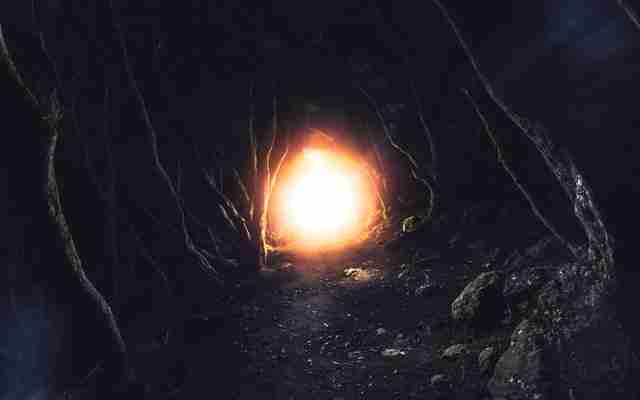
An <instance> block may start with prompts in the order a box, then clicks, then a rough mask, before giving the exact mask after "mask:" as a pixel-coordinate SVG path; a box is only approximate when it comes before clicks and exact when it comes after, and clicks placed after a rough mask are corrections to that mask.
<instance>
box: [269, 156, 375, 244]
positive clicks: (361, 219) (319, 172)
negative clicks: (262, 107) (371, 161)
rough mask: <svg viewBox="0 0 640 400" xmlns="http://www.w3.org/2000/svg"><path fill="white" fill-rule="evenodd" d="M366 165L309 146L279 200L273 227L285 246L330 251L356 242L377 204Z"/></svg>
mask: <svg viewBox="0 0 640 400" xmlns="http://www.w3.org/2000/svg"><path fill="white" fill-rule="evenodd" d="M365 168H366V167H365V166H364V165H363V164H362V163H360V162H358V161H356V160H355V159H354V158H353V157H349V156H347V155H344V154H338V153H336V152H334V151H332V150H328V149H324V148H318V147H308V148H306V149H304V150H303V151H302V152H301V154H300V155H299V156H298V157H296V158H295V159H293V160H292V161H291V163H290V165H289V166H287V169H286V171H285V172H284V173H283V176H282V177H281V180H280V184H279V185H278V189H277V190H276V193H275V198H274V210H273V211H274V217H275V218H274V224H275V230H276V232H277V233H278V235H277V236H280V237H284V238H285V241H286V242H287V245H286V246H285V247H287V248H289V249H293V250H295V251H305V252H309V251H314V250H327V249H332V248H338V247H343V246H345V245H349V244H352V243H355V242H357V241H358V240H360V239H361V238H362V237H363V236H366V229H367V227H368V225H369V222H370V220H371V215H372V214H373V209H374V206H375V193H374V191H373V188H372V187H371V184H370V181H369V180H368V179H367V171H366V169H365Z"/></svg>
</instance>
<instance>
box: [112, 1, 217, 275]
mask: <svg viewBox="0 0 640 400" xmlns="http://www.w3.org/2000/svg"><path fill="white" fill-rule="evenodd" d="M109 7H110V8H111V12H112V15H113V24H114V28H115V30H116V34H117V35H118V41H119V43H120V50H121V52H122V60H123V63H124V67H125V71H126V74H127V78H128V80H129V85H130V86H131V89H132V90H133V92H134V95H135V98H136V101H137V103H138V105H139V107H140V111H141V113H142V117H143V120H144V123H145V126H146V128H147V133H148V136H149V142H150V147H151V154H152V156H153V164H154V166H155V169H156V170H157V171H158V173H159V174H160V176H161V177H162V180H163V181H164V182H165V184H166V186H167V188H168V189H169V192H170V194H171V197H172V198H173V200H174V202H175V206H176V209H177V211H178V214H179V219H180V225H181V227H182V236H183V241H184V246H185V249H186V250H187V252H188V253H190V254H191V255H193V256H194V257H195V258H196V260H197V261H198V265H199V266H200V268H202V269H203V271H205V272H207V273H209V274H210V275H211V276H212V277H213V278H215V279H216V280H220V278H219V276H218V272H217V271H216V269H215V268H214V267H213V266H212V265H211V263H210V262H209V260H208V259H207V257H206V255H205V254H204V253H203V252H202V251H200V249H199V248H198V247H197V246H196V244H195V243H194V242H193V240H192V238H191V235H190V233H189V228H188V227H187V221H186V215H185V212H184V208H183V201H182V199H181V198H180V196H179V195H178V192H177V190H176V187H175V186H174V184H173V181H172V180H171V177H170V176H169V173H168V172H167V170H166V169H165V167H164V165H163V164H162V161H161V160H160V154H159V151H158V138H157V134H156V131H155V128H154V126H153V123H152V122H151V116H150V114H149V110H148V108H147V105H146V103H145V100H144V97H143V96H142V92H141V91H140V88H139V87H138V82H137V81H136V79H135V76H134V75H133V68H132V67H131V60H130V58H129V51H128V49H127V44H126V41H125V38H124V33H123V32H122V27H121V26H120V23H119V18H118V15H117V12H116V9H115V7H114V5H113V0H110V1H109Z"/></svg>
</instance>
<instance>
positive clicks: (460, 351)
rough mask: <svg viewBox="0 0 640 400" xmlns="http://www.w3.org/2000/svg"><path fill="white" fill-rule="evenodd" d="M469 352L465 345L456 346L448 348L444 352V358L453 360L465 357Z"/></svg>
mask: <svg viewBox="0 0 640 400" xmlns="http://www.w3.org/2000/svg"><path fill="white" fill-rule="evenodd" d="M466 352H467V346H465V345H464V344H454V345H452V346H449V347H447V348H446V349H445V350H444V351H443V352H442V358H443V359H445V360H452V359H455V358H458V357H460V356H462V355H464V354H465V353H466Z"/></svg>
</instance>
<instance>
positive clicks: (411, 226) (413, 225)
mask: <svg viewBox="0 0 640 400" xmlns="http://www.w3.org/2000/svg"><path fill="white" fill-rule="evenodd" d="M419 223H420V220H419V219H418V217H416V216H415V215H412V216H410V217H407V218H405V219H404V220H403V221H402V232H405V233H407V232H415V231H416V229H418V224H419Z"/></svg>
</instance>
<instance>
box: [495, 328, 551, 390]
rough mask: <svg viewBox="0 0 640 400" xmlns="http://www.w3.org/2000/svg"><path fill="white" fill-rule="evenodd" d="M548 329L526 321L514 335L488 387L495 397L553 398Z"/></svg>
mask: <svg viewBox="0 0 640 400" xmlns="http://www.w3.org/2000/svg"><path fill="white" fill-rule="evenodd" d="M543 332H544V329H543V328H542V327H541V326H539V325H537V324H536V323H534V322H532V321H530V320H524V321H522V322H521V323H520V324H519V325H518V326H517V327H516V329H515V331H514V332H513V335H512V336H511V344H510V346H509V348H508V349H507V351H506V352H505V353H504V354H503V355H502V356H501V357H500V359H499V360H498V363H497V364H496V367H495V371H494V374H493V377H492V378H491V380H490V381H489V384H488V389H489V391H490V392H491V395H492V396H493V397H494V398H505V399H512V400H525V399H534V398H535V399H546V398H550V397H549V396H550V395H549V389H550V382H549V375H550V374H549V371H548V363H546V362H545V361H546V357H547V353H546V352H545V351H546V349H545V347H544V342H543Z"/></svg>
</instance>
